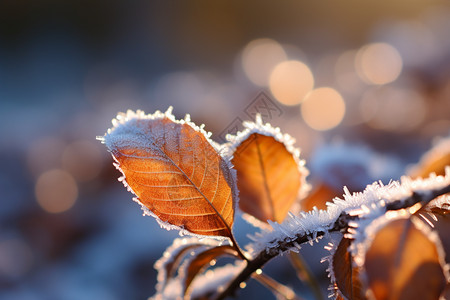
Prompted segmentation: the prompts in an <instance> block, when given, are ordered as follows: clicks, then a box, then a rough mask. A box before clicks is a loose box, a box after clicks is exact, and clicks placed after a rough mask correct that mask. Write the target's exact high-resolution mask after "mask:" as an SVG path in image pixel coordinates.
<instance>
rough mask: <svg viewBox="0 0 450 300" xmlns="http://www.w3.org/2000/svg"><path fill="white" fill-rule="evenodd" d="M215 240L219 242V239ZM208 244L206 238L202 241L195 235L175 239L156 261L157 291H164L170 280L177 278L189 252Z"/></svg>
mask: <svg viewBox="0 0 450 300" xmlns="http://www.w3.org/2000/svg"><path fill="white" fill-rule="evenodd" d="M208 242H213V240H208ZM215 242H216V243H218V241H215ZM206 246H208V243H206V241H205V240H203V241H200V240H198V239H197V238H194V237H193V238H183V239H175V240H174V241H173V243H172V245H171V246H170V247H168V248H167V249H166V251H164V254H163V256H162V257H161V258H160V259H159V260H158V261H157V262H156V263H155V269H156V270H157V271H158V283H157V285H156V290H157V292H162V291H163V290H164V288H165V287H166V285H167V283H168V281H169V280H170V279H172V278H175V274H176V271H177V269H178V267H179V266H180V264H181V261H182V260H183V258H184V257H185V256H186V255H187V254H188V253H189V252H191V251H195V250H198V248H200V247H206Z"/></svg>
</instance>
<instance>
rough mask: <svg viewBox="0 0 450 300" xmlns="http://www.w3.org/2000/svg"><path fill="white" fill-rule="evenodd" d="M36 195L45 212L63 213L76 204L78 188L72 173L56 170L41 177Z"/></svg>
mask: <svg viewBox="0 0 450 300" xmlns="http://www.w3.org/2000/svg"><path fill="white" fill-rule="evenodd" d="M35 195H36V199H37V202H38V204H39V205H40V206H41V208H42V209H43V210H45V211H47V212H49V213H61V212H64V211H67V210H69V209H70V208H71V207H72V206H73V205H74V204H75V201H76V199H77V197H78V186H77V183H76V182H75V179H74V178H73V176H72V175H70V173H68V172H66V171H64V170H59V169H54V170H50V171H47V172H45V173H43V174H41V175H40V176H39V178H38V180H37V182H36V186H35Z"/></svg>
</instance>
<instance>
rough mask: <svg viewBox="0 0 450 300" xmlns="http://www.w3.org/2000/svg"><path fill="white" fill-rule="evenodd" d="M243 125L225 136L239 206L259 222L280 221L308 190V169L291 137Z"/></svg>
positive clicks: (260, 126) (265, 127)
mask: <svg viewBox="0 0 450 300" xmlns="http://www.w3.org/2000/svg"><path fill="white" fill-rule="evenodd" d="M244 126H245V127H246V128H247V129H246V130H244V131H243V132H241V133H238V135H237V136H236V137H234V136H228V139H229V140H230V141H231V142H232V144H231V146H230V148H231V149H233V150H234V151H233V152H232V155H233V160H232V162H233V164H234V166H235V168H236V171H237V177H238V187H239V191H240V200H239V207H240V209H241V210H242V211H244V212H246V213H248V214H250V215H252V216H254V217H255V218H257V219H259V220H260V221H263V222H267V220H271V221H276V222H279V223H281V222H282V221H283V219H284V218H285V217H286V215H287V213H288V212H289V210H290V209H291V207H292V205H293V204H294V202H295V201H296V200H297V199H298V198H299V194H301V195H300V196H303V195H304V194H305V193H306V191H307V190H308V188H307V187H308V185H307V184H306V181H305V177H306V175H307V174H308V171H307V170H306V168H305V167H304V166H303V165H304V162H303V161H300V159H299V150H298V149H295V148H293V143H294V141H293V139H292V138H291V137H289V136H288V135H282V134H281V133H280V132H279V129H275V128H272V127H271V126H270V125H269V124H266V125H263V124H262V121H261V118H260V117H257V120H256V123H252V122H245V123H244Z"/></svg>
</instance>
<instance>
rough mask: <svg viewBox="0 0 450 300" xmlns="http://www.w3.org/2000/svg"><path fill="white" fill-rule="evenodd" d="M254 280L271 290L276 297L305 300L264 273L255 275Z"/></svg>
mask: <svg viewBox="0 0 450 300" xmlns="http://www.w3.org/2000/svg"><path fill="white" fill-rule="evenodd" d="M252 278H253V279H255V280H257V281H258V282H259V283H261V284H262V285H264V286H265V287H267V288H268V289H269V290H271V291H272V293H273V294H274V295H275V296H281V297H283V298H284V299H286V300H303V298H301V297H299V296H297V295H296V294H295V292H294V291H293V290H292V289H291V288H289V287H287V286H285V285H283V284H281V283H279V282H278V281H276V280H274V279H273V278H272V277H270V276H267V275H265V274H264V273H260V274H257V273H254V274H253V275H252ZM277 298H278V297H277Z"/></svg>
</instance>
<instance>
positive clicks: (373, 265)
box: [364, 219, 446, 300]
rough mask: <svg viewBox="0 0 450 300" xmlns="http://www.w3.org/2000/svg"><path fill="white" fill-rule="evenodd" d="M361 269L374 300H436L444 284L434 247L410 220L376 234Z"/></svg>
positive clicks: (397, 223) (387, 227) (401, 221)
mask: <svg viewBox="0 0 450 300" xmlns="http://www.w3.org/2000/svg"><path fill="white" fill-rule="evenodd" d="M364 268H365V270H366V273H367V281H368V286H369V288H370V289H371V291H372V293H373V294H374V296H375V298H376V299H405V300H406V299H423V300H426V299H430V300H431V299H438V298H439V295H440V294H441V293H442V291H443V289H444V287H445V283H446V280H445V276H444V273H443V270H442V267H441V264H440V262H439V255H438V250H437V247H436V244H435V243H433V242H432V241H431V240H430V239H429V238H428V237H427V235H426V234H424V233H423V232H422V230H419V229H418V228H416V226H415V225H414V224H413V222H411V220H410V219H400V220H394V221H391V222H390V223H388V224H387V225H385V226H384V227H383V228H381V229H380V230H379V231H378V232H376V234H375V236H374V239H373V242H372V244H371V245H370V248H369V250H368V251H367V253H366V255H365V264H364Z"/></svg>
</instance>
